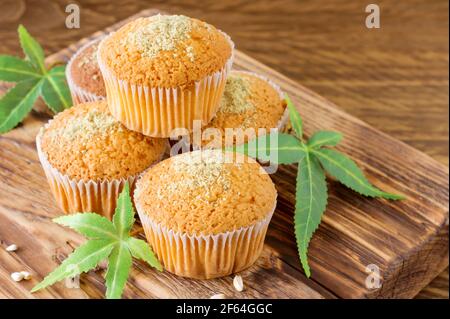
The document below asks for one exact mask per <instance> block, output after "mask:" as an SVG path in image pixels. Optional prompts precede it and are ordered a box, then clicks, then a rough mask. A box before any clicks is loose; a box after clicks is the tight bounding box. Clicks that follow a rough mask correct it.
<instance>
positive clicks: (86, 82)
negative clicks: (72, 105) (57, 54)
mask: <svg viewBox="0 0 450 319" xmlns="http://www.w3.org/2000/svg"><path fill="white" fill-rule="evenodd" d="M98 44H99V41H94V42H92V43H91V44H90V45H87V46H85V47H83V48H81V49H80V51H78V52H77V55H76V56H75V58H74V59H73V60H72V62H71V64H70V76H71V78H72V81H73V82H74V83H75V85H77V86H78V87H80V88H81V89H83V90H85V91H87V92H88V93H93V94H95V95H97V96H100V97H101V96H103V97H105V96H106V89H105V83H104V82H103V77H102V74H101V72H100V68H99V67H98V63H97V49H98Z"/></svg>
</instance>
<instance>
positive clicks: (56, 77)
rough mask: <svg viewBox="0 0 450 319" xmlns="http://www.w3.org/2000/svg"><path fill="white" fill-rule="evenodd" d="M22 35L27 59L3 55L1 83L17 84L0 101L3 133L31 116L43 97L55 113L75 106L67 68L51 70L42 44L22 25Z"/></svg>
mask: <svg viewBox="0 0 450 319" xmlns="http://www.w3.org/2000/svg"><path fill="white" fill-rule="evenodd" d="M18 33H19V40H20V45H21V46H22V50H23V52H24V54H25V59H24V60H22V59H19V58H17V57H14V56H9V55H0V81H6V82H16V83H17V84H16V85H15V86H14V87H13V88H12V89H10V90H9V91H8V92H7V93H6V94H5V95H4V96H3V97H2V98H1V99H0V134H2V133H5V132H8V131H10V130H12V129H13V128H14V127H15V126H16V125H17V124H19V123H20V122H21V121H22V120H23V119H24V118H25V116H27V114H28V113H29V112H30V111H31V109H32V108H33V104H34V102H35V101H36V100H37V98H38V97H39V95H41V96H42V98H43V100H44V102H45V103H46V104H47V105H48V107H49V108H50V109H51V110H52V111H53V112H54V113H58V112H60V111H62V110H64V109H66V108H69V107H70V106H71V105H72V98H71V96H70V91H69V88H68V86H67V83H66V78H65V66H64V65H60V66H55V67H53V68H52V69H50V70H47V69H46V67H45V62H44V59H45V57H44V50H43V49H42V47H41V46H40V45H39V43H38V42H37V41H36V40H35V39H34V38H33V37H32V36H31V35H30V34H29V33H28V31H27V30H26V29H25V27H24V26H22V25H20V26H19V29H18Z"/></svg>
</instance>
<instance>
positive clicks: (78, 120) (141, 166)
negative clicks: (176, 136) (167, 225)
mask: <svg viewBox="0 0 450 319" xmlns="http://www.w3.org/2000/svg"><path fill="white" fill-rule="evenodd" d="M36 146H37V150H38V155H39V159H40V161H41V164H42V167H43V168H44V171H45V174H46V176H47V179H48V182H49V184H50V188H51V190H52V192H53V194H54V196H55V198H56V201H57V202H58V204H59V205H60V206H61V208H62V209H63V211H64V212H65V213H75V212H96V213H99V214H101V215H104V216H106V217H108V218H111V216H112V215H113V213H114V209H115V207H116V200H117V197H118V195H119V193H120V191H121V190H122V188H123V187H124V185H125V183H126V182H127V181H128V182H129V184H130V187H132V186H133V184H134V181H135V179H136V176H137V175H138V174H139V173H141V172H142V171H144V170H145V169H147V168H148V167H149V166H151V165H152V164H155V163H156V162H158V161H159V160H160V159H161V158H162V156H163V154H164V152H165V150H166V147H167V141H166V140H164V139H154V138H150V137H147V136H144V135H142V134H139V133H137V132H133V131H130V130H128V129H127V128H125V127H124V126H123V125H122V124H121V123H120V122H118V121H117V120H116V119H115V118H114V117H113V116H112V115H111V114H110V113H109V111H108V106H107V104H106V101H98V102H91V103H83V104H78V105H76V106H74V107H72V108H70V109H67V110H65V111H64V112H61V113H59V114H58V115H56V116H55V117H54V118H53V120H50V121H49V123H48V124H46V125H45V126H44V127H43V128H42V129H41V130H40V132H39V134H38V136H37V137H36Z"/></svg>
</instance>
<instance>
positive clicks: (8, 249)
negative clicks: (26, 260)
mask: <svg viewBox="0 0 450 319" xmlns="http://www.w3.org/2000/svg"><path fill="white" fill-rule="evenodd" d="M16 250H17V245H16V244H12V245H9V246H8V247H6V251H9V252H13V251H16Z"/></svg>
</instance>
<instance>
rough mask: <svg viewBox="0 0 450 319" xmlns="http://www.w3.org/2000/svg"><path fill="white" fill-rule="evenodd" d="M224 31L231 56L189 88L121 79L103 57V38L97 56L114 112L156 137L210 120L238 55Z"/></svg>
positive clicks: (109, 101) (127, 124) (130, 125)
mask: <svg viewBox="0 0 450 319" xmlns="http://www.w3.org/2000/svg"><path fill="white" fill-rule="evenodd" d="M219 31H220V30H219ZM220 32H221V33H222V34H223V35H224V36H225V38H226V39H227V40H228V42H229V44H230V47H231V56H230V58H229V59H228V60H227V61H226V63H225V65H224V66H223V67H222V69H220V70H219V71H217V72H215V73H213V74H210V75H207V76H205V77H204V78H203V79H201V80H199V81H196V82H194V84H193V85H192V86H190V87H189V88H187V89H186V88H184V89H183V88H181V87H171V88H164V87H150V86H146V85H137V84H131V83H128V82H127V81H125V80H122V79H119V78H118V77H116V76H115V75H114V74H113V72H112V71H111V70H109V69H108V67H107V66H106V64H105V63H103V61H102V59H101V55H100V51H101V47H102V45H103V43H104V41H102V42H101V43H100V45H99V50H98V51H97V60H98V64H99V66H100V70H101V72H102V75H103V79H104V81H105V86H106V96H107V100H108V105H109V108H110V111H111V113H112V115H113V116H114V117H115V118H116V119H117V120H119V121H120V122H122V123H123V124H124V125H125V126H126V127H127V128H129V129H130V130H134V131H138V132H140V133H142V134H144V135H148V136H152V137H169V136H170V133H171V132H172V131H173V130H174V129H178V128H185V129H188V130H189V131H191V130H192V128H193V121H194V120H201V121H202V124H203V125H206V124H207V123H209V121H211V119H212V118H213V117H214V115H215V113H216V111H217V108H218V107H219V101H220V98H221V97H222V94H223V90H224V88H225V83H226V79H227V75H228V73H229V71H230V69H231V67H232V65H233V59H234V43H233V41H231V38H230V37H229V36H228V35H227V34H225V33H224V32H222V31H220Z"/></svg>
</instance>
